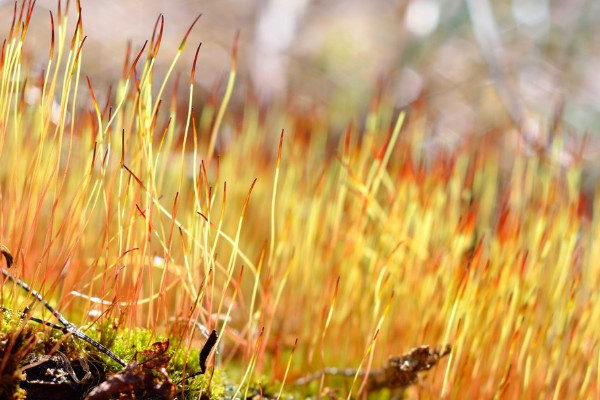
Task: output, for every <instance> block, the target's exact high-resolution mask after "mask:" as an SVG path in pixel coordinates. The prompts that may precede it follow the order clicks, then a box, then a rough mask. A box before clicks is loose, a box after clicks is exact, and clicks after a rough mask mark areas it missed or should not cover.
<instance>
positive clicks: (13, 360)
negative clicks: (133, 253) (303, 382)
mask: <svg viewBox="0 0 600 400" xmlns="http://www.w3.org/2000/svg"><path fill="white" fill-rule="evenodd" d="M1 318H2V325H1V327H0V353H2V362H5V363H6V365H5V366H4V368H3V369H2V370H3V373H2V378H1V379H2V381H1V382H0V398H3V399H4V398H7V399H22V398H25V396H27V398H28V399H29V398H38V397H35V396H36V395H37V394H38V393H43V396H46V398H67V399H68V398H73V399H79V398H84V397H85V395H86V394H88V393H89V392H90V390H92V389H93V388H94V387H97V386H98V385H100V384H101V383H102V382H105V381H106V380H107V379H109V378H110V377H111V376H118V375H119V374H120V373H122V372H123V371H124V369H123V368H122V367H121V366H120V365H118V364H117V363H116V362H114V361H113V360H111V359H110V358H108V357H106V356H104V355H103V354H102V353H101V352H100V351H99V350H98V349H96V348H94V347H93V346H91V345H89V344H88V343H86V342H83V341H81V340H78V339H76V338H73V337H71V336H69V335H65V334H63V333H62V332H61V331H58V330H55V329H51V328H49V327H45V326H41V325H39V324H36V323H33V322H24V321H22V320H20V319H19V318H18V317H15V316H14V314H13V313H11V312H2V314H1ZM82 330H83V331H84V332H85V333H86V335H88V336H90V337H91V338H93V339H95V340H97V341H98V342H99V343H101V344H103V345H104V346H106V347H108V348H109V349H111V351H113V352H114V353H115V354H117V355H118V356H119V357H121V358H122V359H123V360H126V362H127V363H128V364H133V363H139V364H140V365H144V363H145V362H147V361H148V360H149V359H152V357H153V353H152V351H151V350H149V349H151V348H153V347H156V345H157V344H158V343H161V344H166V346H167V347H166V349H167V350H166V356H165V360H167V362H168V363H167V364H166V368H165V370H166V375H164V376H163V377H162V378H161V379H164V380H165V381H168V382H169V384H170V385H174V388H175V389H174V390H175V391H176V393H177V398H179V399H197V398H198V397H199V396H202V398H203V399H206V400H209V399H211V400H216V399H222V398H224V397H226V396H225V384H224V380H223V377H222V373H221V372H220V371H218V370H217V371H214V372H213V371H207V372H206V373H205V374H203V375H195V376H192V377H189V378H187V379H183V377H184V373H185V376H191V375H194V374H196V373H197V372H199V371H200V365H199V355H200V349H196V348H190V349H187V348H186V346H185V345H184V344H183V343H180V342H176V341H172V342H171V343H169V342H168V341H167V340H166V338H163V337H155V336H153V334H152V332H151V331H150V330H145V329H140V328H135V329H132V330H129V331H127V332H124V331H123V330H122V329H119V328H118V327H116V324H113V323H110V322H106V323H102V324H98V325H94V326H92V327H89V329H86V328H85V327H84V328H83V329H82ZM57 354H58V355H60V357H59V356H55V355H57ZM61 357H62V358H61ZM5 359H6V361H4V360H5ZM147 365H151V364H147ZM40 369H42V371H50V370H52V373H53V374H54V376H53V377H51V376H50V375H51V374H48V373H46V374H44V373H43V372H42V373H40V371H39V370H40ZM149 370H152V365H151V368H149ZM55 371H59V372H58V373H54V372H55ZM184 371H185V372H184ZM87 372H90V374H91V376H89V377H88V379H87V380H86V381H85V382H84V379H82V377H85V376H86V374H87ZM159 372H160V371H159V368H158V367H156V371H151V373H152V374H154V375H156V376H158V375H159ZM57 374H58V375H61V377H62V378H64V379H62V381H61V382H59V380H58V379H57V378H56V375H57ZM33 376H35V379H34V378H33ZM78 381H79V382H78ZM82 382H83V383H82ZM53 391H55V392H56V393H53ZM65 391H66V392H65ZM30 392H31V393H30ZM252 392H253V393H254V391H252ZM65 393H68V395H69V396H70V397H64V396H66V395H67V394H65ZM32 394H33V395H34V397H31V396H32ZM40 398H42V397H40Z"/></svg>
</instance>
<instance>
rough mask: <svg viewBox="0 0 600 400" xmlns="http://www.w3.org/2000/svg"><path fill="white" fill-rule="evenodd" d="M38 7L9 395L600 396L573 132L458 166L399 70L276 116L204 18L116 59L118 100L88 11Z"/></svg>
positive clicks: (19, 118)
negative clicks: (205, 33)
mask: <svg viewBox="0 0 600 400" xmlns="http://www.w3.org/2000/svg"><path fill="white" fill-rule="evenodd" d="M68 3H71V4H68ZM68 7H72V8H73V10H71V12H69V10H68ZM34 10H35V7H34V2H33V1H22V2H18V3H16V4H15V7H14V12H13V22H12V24H11V28H10V30H9V32H8V36H7V37H6V40H5V41H4V42H3V45H2V53H1V54H0V165H2V168H0V241H1V242H2V243H4V244H5V245H6V246H2V247H1V248H0V252H1V254H2V255H3V261H2V264H3V266H2V269H1V270H2V278H1V280H0V289H1V291H0V307H1V319H0V399H5V398H8V399H23V398H27V399H36V398H39V399H53V398H55V399H85V398H87V399H90V400H99V399H118V398H120V399H143V398H145V399H150V398H152V399H172V398H178V399H198V398H200V399H203V400H208V399H212V400H217V399H219V400H221V399H224V400H234V399H246V400H247V399H251V400H258V399H260V398H263V397H264V398H270V399H287V400H290V399H292V398H294V399H313V398H323V397H326V398H333V399H353V398H359V397H360V398H365V397H371V398H379V399H389V398H392V397H397V398H400V397H402V396H404V397H405V398H414V399H417V398H418V399H439V398H444V399H448V400H451V399H464V398H510V399H530V398H537V397H540V396H541V397H543V398H581V399H588V398H593V397H596V396H597V394H598V392H599V390H600V379H598V376H600V375H599V373H598V371H599V370H598V365H599V362H598V360H599V352H598V343H600V340H599V339H600V338H599V336H598V331H599V329H598V327H599V326H600V311H598V310H600V307H598V304H597V303H598V296H597V295H596V290H595V288H596V287H598V285H599V282H598V280H599V279H600V269H599V268H600V266H599V265H598V263H597V262H596V260H598V259H599V258H600V246H599V245H598V232H600V203H599V202H598V200H597V196H590V195H589V193H588V192H585V191H583V189H582V187H583V180H584V178H583V176H584V172H585V171H584V169H583V165H584V159H583V156H582V155H581V153H578V152H577V151H573V152H571V149H572V148H573V147H574V146H572V145H568V144H567V143H568V140H567V139H568V138H569V132H566V131H565V132H563V130H562V129H560V127H559V126H558V125H556V124H554V125H552V126H553V128H552V134H548V135H547V137H548V140H547V143H544V145H543V146H537V145H536V144H535V143H534V142H533V141H532V140H530V139H528V137H527V135H525V134H524V133H523V132H522V131H521V127H519V126H515V125H514V123H513V122H512V121H510V122H509V123H508V124H507V125H506V129H504V128H502V129H500V128H498V129H489V130H488V131H486V132H484V133H481V134H480V135H479V134H477V135H475V134H472V132H464V135H462V134H463V132H461V141H460V143H459V144H457V145H455V146H451V145H449V144H448V143H449V141H450V139H451V138H447V137H441V136H443V135H441V134H440V133H439V132H437V131H436V129H434V128H433V127H432V125H433V123H432V122H431V121H432V115H431V114H432V112H438V111H439V107H438V108H436V107H437V106H436V105H434V104H432V103H430V102H431V101H432V100H431V98H430V97H429V96H428V95H423V96H421V97H419V98H417V99H415V101H414V102H413V103H411V105H410V106H407V107H399V106H398V93H395V92H394V89H393V88H394V87H396V84H395V82H396V81H395V79H396V78H397V76H396V74H391V75H390V76H389V77H382V78H381V79H380V81H379V82H378V83H377V82H376V83H374V84H373V88H372V93H373V95H372V96H371V97H370V98H368V96H367V97H365V96H364V94H363V93H360V96H358V97H357V98H356V99H346V98H345V97H344V96H346V94H347V92H344V91H342V92H341V94H337V93H336V94H331V93H329V91H330V89H331V88H330V87H329V86H327V87H323V88H321V89H322V91H321V92H322V94H323V96H326V97H327V101H321V100H322V99H321V98H319V99H315V101H314V104H313V103H312V102H311V99H307V98H305V97H302V96H296V95H295V93H294V92H292V91H290V93H289V96H287V97H286V98H285V99H284V100H282V101H273V102H265V101H262V100H260V99H258V98H257V97H256V96H255V93H254V92H253V91H252V90H251V89H249V87H248V85H239V83H238V80H243V77H244V74H243V73H240V75H239V76H238V67H240V66H243V65H244V63H245V59H244V55H245V54H246V53H245V51H246V49H247V46H246V45H247V43H246V42H245V39H247V37H245V36H244V35H245V33H244V31H242V32H241V33H240V34H237V33H236V34H235V35H233V29H232V32H231V33H232V35H233V45H232V46H231V57H230V59H229V60H227V61H226V62H225V63H224V65H223V69H227V68H229V73H228V74H225V75H223V79H222V81H218V82H216V83H215V84H214V86H213V87H212V88H209V89H207V90H204V89H201V88H199V87H198V86H199V83H198V77H199V76H200V75H201V73H200V71H204V70H203V69H202V67H203V65H202V62H203V58H202V54H203V53H202V50H203V48H201V47H200V46H199V37H198V36H199V33H198V31H199V28H198V27H199V26H201V25H202V21H203V20H202V19H199V17H192V16H190V18H189V19H190V20H189V21H188V22H187V23H188V24H189V25H188V26H189V29H187V30H182V31H181V35H182V36H183V38H182V39H181V40H180V41H179V38H178V41H177V43H176V45H174V46H169V45H166V44H165V43H166V42H165V39H164V37H165V35H166V33H165V32H166V29H165V24H166V23H167V22H168V21H165V17H163V15H159V16H158V17H157V19H156V23H155V25H154V30H153V31H152V34H151V36H150V39H149V40H148V41H146V42H145V43H135V42H132V43H129V44H126V38H123V43H118V44H115V43H105V45H106V46H108V47H111V48H113V49H114V54H115V55H118V54H121V53H124V58H125V60H124V62H123V68H122V73H121V75H120V78H118V80H116V81H115V82H112V83H113V84H112V85H110V88H109V89H103V88H104V87H105V86H104V85H103V82H102V83H101V82H99V81H98V80H97V79H95V78H92V77H91V76H90V72H89V71H86V68H85V63H84V62H83V61H84V60H86V59H87V58H92V59H94V61H95V62H96V63H100V64H102V63H103V60H101V59H98V60H97V59H95V58H94V56H95V55H94V54H90V52H89V51H87V47H86V46H87V45H86V43H88V45H89V40H88V41H87V42H86V36H85V33H84V32H85V31H86V29H85V18H83V17H82V12H81V4H80V3H79V2H76V3H74V2H66V3H64V2H58V4H57V7H56V9H52V10H51V11H50V12H49V13H47V14H44V13H39V12H37V13H36V12H34ZM42 14H43V15H42ZM183 14H185V13H183ZM37 17H39V18H37ZM36 18H37V19H36ZM203 18H207V17H206V16H205V17H203ZM33 21H35V22H33ZM32 24H35V28H36V29H35V30H33V29H31V28H32V27H33V25H32ZM40 29H41V30H43V31H44V32H47V33H48V35H47V36H48V37H47V39H48V40H47V42H48V43H47V46H48V49H47V50H48V54H49V56H48V59H47V62H44V63H41V64H40V63H39V62H34V61H33V58H32V52H31V50H30V49H31V47H30V45H31V43H30V42H33V41H34V39H35V41H36V42H37V43H40V41H39V40H37V39H38V38H37V37H36V38H28V37H29V36H30V35H32V34H33V31H39V30H40ZM469 32H470V30H469ZM92 35H95V33H94V32H91V33H90V37H91V36H92ZM230 39H231V37H229V38H228V39H227V41H229V40H230ZM190 43H192V46H191V50H192V52H191V53H187V52H186V51H188V50H190V49H189V48H188V49H187V50H186V48H187V47H188V46H190V45H189V44H190ZM119 46H122V48H123V49H126V50H124V51H122V52H121V51H120V50H119V48H120V47H119ZM161 46H162V47H165V49H161ZM205 47H209V46H205ZM159 50H161V51H160V52H159ZM298 50H300V49H298ZM238 51H239V60H238ZM163 53H166V54H168V56H167V58H168V65H167V66H166V67H165V66H164V65H163V64H161V63H160V62H159V58H160V57H162V54H163ZM44 54H46V53H45V52H44ZM486 62H487V61H486ZM182 64H183V65H182ZM296 67H297V66H296ZM239 69H240V71H241V72H243V68H241V67H240V68H239ZM403 71H404V72H406V71H405V70H403ZM402 76H404V75H402ZM398 79H399V78H398ZM340 82H341V81H340ZM344 82H350V81H344ZM244 83H245V82H244ZM388 83H389V84H388ZM349 84H351V83H349ZM236 85H238V86H236ZM336 85H337V84H336ZM342 86H343V85H342ZM487 86H489V85H486V87H487ZM246 89H247V90H246ZM331 90H333V89H331ZM340 90H341V89H340ZM200 92H201V93H200ZM321 92H320V93H321ZM348 93H349V92H348ZM330 94H331V96H330ZM365 98H368V99H367V100H365ZM475 98H477V99H478V100H477V101H478V108H476V109H474V111H473V112H479V111H481V113H488V114H489V109H490V108H494V107H498V105H497V104H498V99H497V98H496V97H494V96H475ZM349 100H352V101H349ZM349 104H357V105H356V106H355V108H351V107H349V106H348V105H349ZM353 107H354V106H353ZM400 108H402V110H401V109H400ZM333 110H344V112H345V113H346V112H347V113H348V116H347V124H346V122H344V125H340V123H339V118H337V117H334V112H333ZM436 110H437V111H436ZM488 114H485V115H488ZM496 114H498V113H496ZM496 114H494V115H496ZM507 118H509V119H510V116H509V117H507ZM548 126H550V125H548ZM447 141H448V143H447ZM441 142H443V143H442V144H441V145H440V143H441ZM432 143H433V144H437V145H436V146H435V147H433V145H432ZM567 153H568V157H567V156H566V155H567ZM557 154H559V155H561V156H560V157H558V156H557ZM9 248H10V249H11V250H12V251H10V250H9Z"/></svg>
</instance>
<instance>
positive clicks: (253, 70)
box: [0, 0, 600, 162]
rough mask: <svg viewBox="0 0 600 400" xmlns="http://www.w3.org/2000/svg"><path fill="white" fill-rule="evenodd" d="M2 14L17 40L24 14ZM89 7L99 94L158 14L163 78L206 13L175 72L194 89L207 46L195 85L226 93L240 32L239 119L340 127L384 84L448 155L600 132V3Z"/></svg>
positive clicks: (39, 63)
mask: <svg viewBox="0 0 600 400" xmlns="http://www.w3.org/2000/svg"><path fill="white" fill-rule="evenodd" d="M71 3H72V4H71V5H70V8H71V10H70V16H71V21H70V22H71V23H72V24H74V23H75V18H74V15H75V13H74V8H75V4H74V2H73V1H72V2H71ZM63 5H64V3H63ZM0 6H1V8H0V11H1V13H0V18H1V19H0V21H2V26H3V27H4V29H3V30H4V31H5V32H6V33H7V32H8V30H9V27H10V20H11V18H12V14H13V7H14V3H13V2H10V1H2V2H1V3H0ZM56 7H57V2H56V1H49V0H40V1H38V2H37V4H36V9H35V12H34V16H33V20H34V22H33V23H32V28H31V29H30V32H28V35H29V37H28V39H27V42H26V43H27V44H28V45H27V54H28V55H29V57H30V58H31V60H32V61H33V68H34V71H32V72H34V73H35V72H36V70H39V71H41V70H42V69H43V68H45V66H46V63H47V59H48V47H49V43H50V17H49V13H48V10H52V11H53V13H54V16H55V18H56ZM81 7H82V9H83V26H84V33H85V34H86V35H87V36H88V38H87V41H86V43H85V49H84V56H83V64H84V66H83V70H82V71H83V74H84V75H89V76H90V78H91V80H92V82H93V83H94V87H95V88H102V87H103V85H104V87H106V88H107V87H108V85H109V84H114V83H115V82H116V81H117V80H118V79H119V77H120V74H121V69H122V65H123V60H124V55H125V51H126V47H127V42H128V41H131V42H132V46H133V51H134V52H136V51H138V50H139V49H140V48H141V46H142V45H143V42H144V40H146V39H149V38H150V37H151V35H152V29H153V27H154V24H155V21H156V19H157V17H158V15H159V14H160V13H162V14H163V15H164V17H165V28H164V38H163V43H162V46H161V51H160V53H159V57H158V63H157V68H156V75H157V76H159V77H160V76H161V74H164V73H165V71H166V68H167V67H168V65H169V64H170V63H171V61H172V59H173V57H174V55H175V53H176V51H177V48H178V47H179V44H180V42H181V40H182V38H183V36H184V34H185V32H186V31H187V29H188V27H189V25H190V24H191V23H192V21H193V20H194V18H195V17H196V16H197V15H198V14H200V13H202V14H203V15H202V17H201V18H200V20H199V21H198V24H197V25H196V26H195V27H194V29H193V31H192V33H191V36H190V38H189V40H188V42H187V44H186V49H185V51H184V53H183V55H182V58H181V59H180V61H179V63H178V67H177V68H178V69H179V70H180V71H182V72H183V77H187V76H188V75H187V74H189V70H190V68H191V64H192V60H193V55H194V52H195V49H196V46H197V45H198V44H199V43H200V42H202V48H201V50H200V56H199V61H198V69H197V73H196V84H197V85H198V87H199V88H200V89H201V91H203V92H204V93H209V92H211V91H215V90H218V88H220V89H221V90H222V87H223V86H224V83H225V80H226V77H227V73H228V69H229V65H230V53H231V47H232V42H233V38H234V35H235V32H236V31H237V30H239V31H240V42H239V63H238V66H239V68H238V69H239V80H238V82H237V83H236V89H235V96H236V98H235V99H234V103H233V107H235V104H236V101H237V102H238V104H242V103H240V102H243V101H247V99H248V96H252V98H256V99H258V100H259V101H260V102H261V103H262V104H264V105H269V104H273V103H274V102H281V101H282V100H285V101H288V102H292V103H293V104H295V105H296V107H298V108H300V109H302V108H305V109H311V108H314V107H320V106H326V108H323V107H322V109H327V112H328V113H329V115H328V118H329V119H330V121H331V122H332V123H333V124H336V123H339V124H342V125H343V124H346V123H348V121H349V120H350V119H352V118H353V117H354V116H355V112H356V110H360V109H361V108H362V109H363V110H366V109H367V107H368V104H369V103H370V101H371V98H372V97H373V95H374V93H375V92H376V91H377V87H378V82H379V83H380V85H381V86H382V87H383V89H384V91H385V92H386V93H387V94H389V95H390V96H391V98H392V99H393V101H394V102H395V104H394V106H395V107H397V108H405V107H408V106H411V105H413V104H418V102H419V101H420V100H421V101H422V102H424V103H425V104H426V105H427V107H426V108H427V118H428V121H427V127H428V129H430V130H431V132H432V134H433V135H434V137H437V139H436V140H438V141H439V142H440V143H442V144H443V145H452V144H453V143H455V142H456V141H460V139H461V137H463V135H465V134H470V133H477V132H489V131H490V130H494V129H505V128H506V127H507V126H520V127H522V128H523V129H524V130H525V131H526V134H527V135H530V136H531V137H532V138H534V140H537V138H538V136H540V135H542V136H543V135H545V134H547V132H551V131H552V129H551V128H552V125H553V124H554V123H555V122H556V121H561V122H563V123H564V126H565V127H566V128H567V129H568V130H570V131H572V132H574V133H578V134H581V133H586V132H589V133H595V131H596V130H597V127H598V125H599V122H600V114H599V113H598V111H599V110H598V109H599V107H600V78H598V73H599V72H600V41H598V40H597V38H599V37H600V24H598V23H597V22H598V21H599V20H600V2H598V1H593V0H562V1H550V0H511V1H509V0H507V1H495V2H492V1H489V0H219V1H209V0H205V1H193V0H169V1H167V0H145V1H132V0H118V1H117V0H103V1H92V0H81ZM182 81H183V82H187V79H185V78H184V79H182ZM215 88H217V89H215ZM84 89H85V90H86V91H87V88H84ZM100 90H101V89H100ZM183 91H186V90H182V92H183ZM183 96H187V94H185V93H184V94H183ZM548 128H550V129H548ZM590 136H591V137H592V140H594V136H597V135H590ZM542 140H543V138H542ZM579 145H580V143H579ZM589 157H591V156H588V158H589ZM567 162H568V160H567Z"/></svg>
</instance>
